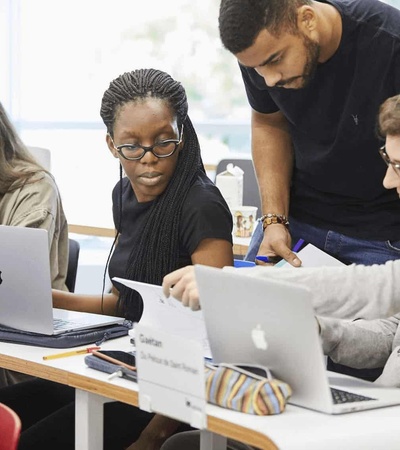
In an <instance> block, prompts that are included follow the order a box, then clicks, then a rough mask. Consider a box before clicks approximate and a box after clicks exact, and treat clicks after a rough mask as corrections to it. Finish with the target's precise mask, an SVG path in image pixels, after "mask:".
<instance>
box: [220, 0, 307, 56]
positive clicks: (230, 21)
mask: <svg viewBox="0 0 400 450" xmlns="http://www.w3.org/2000/svg"><path fill="white" fill-rule="evenodd" d="M311 3H312V0H222V1H221V4H220V9H219V19H218V20H219V33H220V37H221V41H222V44H223V46H224V47H225V48H226V49H227V50H229V51H230V52H231V53H233V54H237V53H240V52H242V51H243V50H246V49H247V48H249V47H251V46H252V45H253V43H254V41H255V39H256V37H257V36H258V34H259V33H260V31H262V30H263V29H268V31H269V32H270V33H271V34H272V35H274V36H279V35H280V33H282V32H283V31H286V32H289V33H292V34H296V33H297V32H298V28H297V9H298V8H299V7H300V6H302V5H311Z"/></svg>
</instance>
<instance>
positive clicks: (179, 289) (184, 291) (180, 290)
mask: <svg viewBox="0 0 400 450" xmlns="http://www.w3.org/2000/svg"><path fill="white" fill-rule="evenodd" d="M162 288H163V292H164V295H165V296H166V297H169V296H170V295H172V296H173V297H174V298H176V299H177V300H179V301H181V302H182V304H183V305H184V306H189V307H190V308H191V309H192V310H193V311H197V310H198V309H200V303H199V291H198V289H197V283H196V277H195V273H194V267H193V266H186V267H183V268H182V269H178V270H175V271H174V272H171V273H169V274H168V275H166V276H165V277H164V279H163V283H162Z"/></svg>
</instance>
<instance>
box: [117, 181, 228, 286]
mask: <svg viewBox="0 0 400 450" xmlns="http://www.w3.org/2000/svg"><path fill="white" fill-rule="evenodd" d="M119 193H120V182H119V183H117V185H116V186H115V187H114V190H113V194H112V198H113V216H114V224H115V227H116V228H118V227H119V217H120V211H119V206H118V205H119ZM152 204H153V201H150V202H145V203H139V202H138V201H137V199H136V196H135V193H134V192H133V189H132V186H131V184H130V181H129V179H128V178H126V177H125V178H123V179H122V233H121V234H120V236H119V238H118V245H117V246H116V248H115V251H114V253H113V255H112V257H111V260H110V265H109V275H110V278H111V279H112V278H113V277H122V278H126V267H127V262H128V259H129V255H130V253H131V250H132V248H134V246H135V242H136V241H137V239H138V237H139V236H140V233H141V230H142V229H143V227H144V225H145V223H146V220H147V213H148V211H149V210H150V208H151V206H152ZM203 239H223V240H226V241H229V242H230V243H232V214H231V212H230V211H229V208H228V206H227V204H226V202H225V200H224V198H223V197H222V195H221V193H220V191H219V190H218V188H217V187H216V186H215V185H214V184H213V183H212V182H211V180H210V179H209V178H208V177H207V175H206V174H204V173H200V174H199V176H198V178H197V180H196V181H195V182H194V184H193V185H192V186H191V188H190V190H189V192H188V193H187V195H186V198H185V201H184V204H183V207H182V215H181V224H180V232H179V240H180V251H179V267H177V269H178V268H180V267H184V266H186V265H189V264H191V263H192V262H191V255H192V254H193V252H194V251H195V250H196V248H197V247H198V245H199V244H200V242H201V241H202V240H203ZM117 288H118V286H117Z"/></svg>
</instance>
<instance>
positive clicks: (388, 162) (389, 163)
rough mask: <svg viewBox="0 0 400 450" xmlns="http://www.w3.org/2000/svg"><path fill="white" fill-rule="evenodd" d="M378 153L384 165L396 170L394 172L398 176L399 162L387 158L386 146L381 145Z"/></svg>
mask: <svg viewBox="0 0 400 450" xmlns="http://www.w3.org/2000/svg"><path fill="white" fill-rule="evenodd" d="M379 154H380V155H381V156H382V159H383V160H384V161H385V163H386V165H387V166H388V167H390V166H391V167H392V168H393V170H394V171H395V172H396V174H397V175H398V176H399V177H400V164H399V163H395V162H394V161H392V160H391V159H390V158H389V155H388V154H387V153H386V146H385V145H384V146H382V147H381V148H380V149H379Z"/></svg>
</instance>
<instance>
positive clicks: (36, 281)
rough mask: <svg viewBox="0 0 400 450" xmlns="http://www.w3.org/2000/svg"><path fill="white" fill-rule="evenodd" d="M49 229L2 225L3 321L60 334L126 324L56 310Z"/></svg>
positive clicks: (0, 313) (0, 301)
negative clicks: (53, 295) (53, 294)
mask: <svg viewBox="0 0 400 450" xmlns="http://www.w3.org/2000/svg"><path fill="white" fill-rule="evenodd" d="M52 302H53V301H52V293H51V277H50V264H49V248H48V235H47V231H46V230H41V229H33V228H26V227H10V226H4V225H1V226H0V324H1V325H5V326H8V327H11V328H16V329H18V330H23V331H30V332H34V333H42V334H47V335H52V334H60V333H63V332H65V331H73V330H80V329H87V328H93V327H102V326H105V325H111V324H114V323H123V322H124V319H123V318H121V317H112V316H104V315H101V314H91V313H82V312H76V311H67V310H63V309H56V308H54V309H53V306H52Z"/></svg>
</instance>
